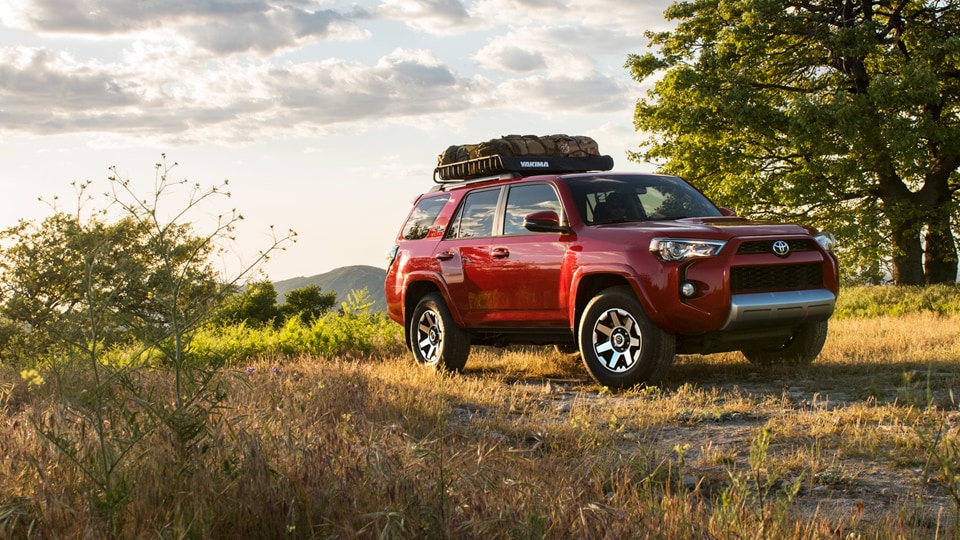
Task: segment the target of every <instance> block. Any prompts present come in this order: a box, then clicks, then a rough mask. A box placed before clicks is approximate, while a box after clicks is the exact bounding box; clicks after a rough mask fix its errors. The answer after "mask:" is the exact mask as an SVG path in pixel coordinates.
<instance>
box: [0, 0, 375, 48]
mask: <svg viewBox="0 0 960 540" xmlns="http://www.w3.org/2000/svg"><path fill="white" fill-rule="evenodd" d="M297 4H298V3H297V2H286V3H282V4H279V3H273V2H269V1H266V0H240V1H230V0H201V1H193V0H163V1H161V0H20V1H19V2H18V3H16V4H15V5H14V6H13V8H12V9H11V13H10V15H9V16H8V19H9V20H8V21H7V24H10V25H12V26H14V27H19V28H21V29H25V30H32V31H37V32H42V33H47V34H70V35H88V36H132V35H146V34H150V33H155V32H158V31H163V32H166V33H167V34H173V35H174V36H180V37H181V38H186V39H189V40H190V41H192V42H193V43H195V44H196V45H197V46H198V47H200V48H202V49H204V50H207V51H209V52H211V53H213V54H218V55H224V54H234V53H243V52H256V53H259V54H264V55H269V54H272V53H274V52H275V51H278V50H282V49H288V48H293V47H297V46H300V45H303V44H305V43H311V42H315V41H320V40H325V39H357V38H359V37H365V34H364V33H363V32H361V31H360V30H359V29H358V28H357V26H356V24H357V21H361V20H364V19H368V18H370V17H371V15H370V14H369V13H368V12H367V11H365V10H364V9H362V8H360V7H353V8H352V9H350V10H346V11H335V10H331V9H319V8H317V7H316V6H315V5H314V3H313V2H300V3H299V4H300V5H297Z"/></svg>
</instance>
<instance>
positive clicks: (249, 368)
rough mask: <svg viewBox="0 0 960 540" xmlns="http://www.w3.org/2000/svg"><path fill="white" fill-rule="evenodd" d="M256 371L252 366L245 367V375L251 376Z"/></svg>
mask: <svg viewBox="0 0 960 540" xmlns="http://www.w3.org/2000/svg"><path fill="white" fill-rule="evenodd" d="M254 371H256V368H255V367H253V366H248V367H247V375H253V372H254Z"/></svg>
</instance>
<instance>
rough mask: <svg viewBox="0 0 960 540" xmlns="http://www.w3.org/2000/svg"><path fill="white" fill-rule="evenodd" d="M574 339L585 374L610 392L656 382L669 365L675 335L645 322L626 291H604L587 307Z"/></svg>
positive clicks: (632, 297)
mask: <svg viewBox="0 0 960 540" xmlns="http://www.w3.org/2000/svg"><path fill="white" fill-rule="evenodd" d="M578 340H579V345H580V353H581V355H582V356H583V363H584V365H586V367H587V370H588V371H589V372H590V374H591V375H592V376H593V378H594V379H596V381H597V382H598V383H600V384H602V385H604V386H608V387H611V388H628V387H631V386H634V385H637V384H642V383H646V384H656V383H659V382H660V381H661V380H662V379H663V377H664V376H665V375H666V374H667V371H669V369H670V364H671V363H672V362H673V354H674V349H675V338H674V336H673V334H670V333H667V332H664V331H663V330H661V329H660V328H658V327H657V326H656V325H654V324H653V323H652V322H651V321H650V319H648V318H647V316H646V314H645V313H644V312H643V307H642V306H641V305H640V302H639V301H637V299H636V297H635V296H634V295H633V291H632V290H631V289H630V288H629V287H614V288H611V289H607V290H605V291H603V292H601V293H600V294H598V295H597V296H595V297H594V298H593V300H591V301H590V303H589V304H587V307H586V309H584V311H583V316H582V317H581V319H580V328H579V330H578Z"/></svg>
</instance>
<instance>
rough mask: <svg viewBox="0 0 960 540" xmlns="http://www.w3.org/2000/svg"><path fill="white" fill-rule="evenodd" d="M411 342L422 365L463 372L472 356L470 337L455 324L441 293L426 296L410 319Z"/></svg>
mask: <svg viewBox="0 0 960 540" xmlns="http://www.w3.org/2000/svg"><path fill="white" fill-rule="evenodd" d="M409 325H410V326H409V328H408V329H407V339H409V340H410V349H411V350H412V351H413V357H414V359H416V361H417V363H418V364H422V365H425V366H431V367H435V368H437V369H439V370H443V371H461V370H462V369H463V366H464V365H466V363H467V356H469V355H470V334H468V333H467V332H466V331H464V330H463V329H462V328H460V327H459V326H457V324H456V323H455V322H453V317H452V316H451V315H450V310H449V309H448V308H447V304H446V302H444V300H443V296H442V295H441V294H440V293H431V294H428V295H426V296H424V297H423V298H422V299H421V300H420V302H419V303H418V304H417V307H416V308H415V309H414V310H413V316H412V317H410V323H409Z"/></svg>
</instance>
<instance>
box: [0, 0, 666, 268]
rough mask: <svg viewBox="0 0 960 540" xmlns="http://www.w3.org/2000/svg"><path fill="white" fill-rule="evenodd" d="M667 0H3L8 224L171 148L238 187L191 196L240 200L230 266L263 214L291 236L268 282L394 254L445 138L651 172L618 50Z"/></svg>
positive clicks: (182, 176)
mask: <svg viewBox="0 0 960 540" xmlns="http://www.w3.org/2000/svg"><path fill="white" fill-rule="evenodd" d="M669 3H670V2H669V0H650V1H637V0H362V1H358V2H344V1H339V0H330V1H327V0H283V1H275V0H0V187H2V194H0V228H4V229H5V228H7V227H10V226H12V225H15V224H16V223H17V222H18V221H19V220H21V219H26V220H40V219H42V218H43V217H44V216H47V215H49V214H50V213H52V212H53V209H54V208H58V209H66V210H69V208H70V206H71V204H72V207H73V208H76V207H77V197H76V195H75V190H74V188H73V187H72V185H71V183H82V182H87V181H89V182H91V187H90V188H89V193H94V194H100V193H102V192H104V191H106V190H107V189H108V186H109V183H108V181H107V178H108V177H109V176H110V175H111V174H112V173H111V171H110V167H115V168H116V171H117V172H118V173H119V175H120V176H121V177H122V178H124V179H128V180H130V181H131V185H133V186H134V189H136V190H137V191H138V193H143V194H150V193H151V192H152V190H153V186H154V182H155V177H156V169H155V164H157V163H159V162H161V161H162V160H163V157H162V156H164V155H165V156H166V162H167V165H172V164H174V163H176V166H175V167H173V168H172V169H171V170H170V173H169V175H168V176H169V178H170V179H171V180H174V181H178V180H186V181H188V183H189V184H194V183H197V184H200V185H202V186H209V187H212V186H214V185H217V184H220V183H221V182H223V181H225V180H226V181H228V182H229V184H228V190H229V193H230V197H229V198H227V197H220V198H215V199H212V200H210V201H208V202H207V203H205V205H203V206H201V207H199V210H200V211H201V212H206V213H207V214H209V215H215V214H217V213H222V212H227V211H229V210H232V209H236V210H237V211H238V212H239V213H240V214H241V215H243V216H244V220H243V221H242V222H241V224H240V226H239V227H238V229H237V231H236V236H237V240H236V242H234V243H232V244H230V245H229V246H227V247H228V249H229V250H230V252H231V255H230V257H229V260H228V261H226V262H224V264H225V267H224V270H225V272H226V273H227V274H230V273H231V272H237V271H239V270H238V269H239V268H240V267H241V263H243V262H247V261H250V260H252V259H253V258H255V257H256V254H257V253H258V252H259V251H260V250H262V249H265V248H267V247H268V246H270V245H271V244H272V241H273V240H272V238H273V236H272V233H271V227H272V228H273V229H272V230H274V231H277V232H278V233H280V234H282V233H284V232H285V231H287V230H290V229H292V230H294V231H296V233H297V241H296V243H295V244H291V245H288V246H287V249H286V250H284V251H283V252H278V253H276V254H275V255H274V256H272V257H271V259H270V261H269V262H268V263H267V264H266V266H264V268H263V270H264V272H265V273H266V275H267V277H269V278H270V279H272V280H274V281H278V280H283V279H289V278H293V277H299V276H312V275H315V274H320V273H325V272H328V271H330V270H333V269H335V268H338V267H342V266H349V265H361V264H362V265H371V266H378V267H385V266H386V260H385V257H384V254H385V252H386V250H387V249H388V248H389V247H390V246H392V245H393V240H394V238H395V237H396V234H397V232H398V230H399V229H400V226H401V225H402V222H403V220H404V219H405V217H406V215H407V213H408V212H409V210H410V208H411V203H412V201H413V200H414V199H415V198H416V197H417V195H419V194H420V193H423V192H425V191H427V190H429V189H430V188H431V187H432V186H433V185H434V184H433V181H432V175H433V169H434V167H435V166H436V164H437V155H438V154H439V153H440V152H442V151H443V150H444V149H445V148H447V147H448V146H450V145H453V144H475V143H479V142H481V141H486V140H489V139H492V138H495V137H499V136H502V135H507V134H534V135H548V134H558V133H564V134H570V135H589V136H591V137H593V138H594V139H596V140H597V142H598V144H599V146H600V151H601V153H603V154H608V155H610V156H612V157H613V158H614V162H615V169H616V170H643V171H652V170H655V168H656V167H655V166H653V165H651V164H646V163H633V162H630V161H628V159H627V152H628V151H630V150H635V149H637V147H638V145H639V144H640V143H641V141H642V137H643V135H642V134H641V133H637V132H636V131H635V130H634V128H633V109H634V106H635V103H636V100H637V99H638V98H640V97H643V96H644V95H645V93H646V91H647V86H646V85H641V84H640V83H637V82H636V81H633V80H632V79H631V78H630V73H629V71H628V70H627V69H625V68H624V62H625V61H626V59H627V55H628V54H631V53H644V52H647V51H648V50H649V49H648V48H647V46H648V40H647V39H646V38H645V37H644V33H645V32H646V31H650V30H653V31H658V30H665V29H667V28H668V23H666V22H665V21H664V19H663V15H662V14H663V10H664V9H665V8H666V7H667V5H668V4H669ZM71 198H72V199H73V202H72V203H70V201H71ZM55 199H56V202H54V200H55ZM172 204H176V203H172ZM197 223H203V220H202V219H198V221H197ZM198 227H199V225H198Z"/></svg>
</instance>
